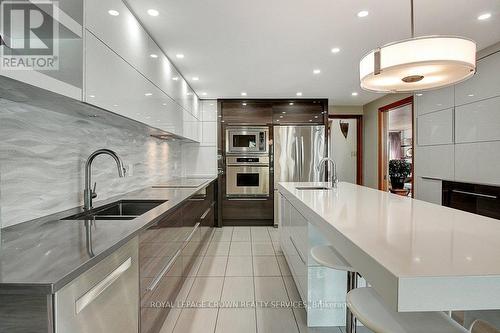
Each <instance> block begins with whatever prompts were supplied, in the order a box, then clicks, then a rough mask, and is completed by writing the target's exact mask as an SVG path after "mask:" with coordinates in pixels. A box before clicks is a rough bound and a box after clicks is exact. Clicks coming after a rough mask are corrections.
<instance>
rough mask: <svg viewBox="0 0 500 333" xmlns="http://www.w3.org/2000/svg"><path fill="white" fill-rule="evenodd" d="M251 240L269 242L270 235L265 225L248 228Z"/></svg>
mask: <svg viewBox="0 0 500 333" xmlns="http://www.w3.org/2000/svg"><path fill="white" fill-rule="evenodd" d="M250 232H251V237H252V242H270V241H271V237H270V236H269V232H268V231H267V228H266V227H252V228H251V229H250Z"/></svg>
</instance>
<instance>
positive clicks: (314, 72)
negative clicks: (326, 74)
mask: <svg viewBox="0 0 500 333" xmlns="http://www.w3.org/2000/svg"><path fill="white" fill-rule="evenodd" d="M319 73H321V69H315V70H313V74H319Z"/></svg>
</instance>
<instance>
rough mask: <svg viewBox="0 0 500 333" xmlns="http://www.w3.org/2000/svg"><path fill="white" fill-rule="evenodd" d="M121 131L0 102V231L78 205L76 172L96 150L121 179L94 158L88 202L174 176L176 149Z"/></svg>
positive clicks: (137, 131)
mask: <svg viewBox="0 0 500 333" xmlns="http://www.w3.org/2000/svg"><path fill="white" fill-rule="evenodd" d="M124 123H125V122H112V123H110V121H109V120H108V121H105V120H104V119H101V118H99V117H96V118H93V117H89V116H87V115H79V114H74V113H72V114H64V113H61V112H53V111H50V110H48V109H43V108H40V107H36V106H32V105H28V104H24V103H18V102H12V101H9V100H5V99H1V98H0V226H1V227H7V226H11V225H14V224H18V223H21V222H25V221H28V220H31V219H35V218H38V217H42V216H45V215H49V214H52V213H55V212H58V211H61V210H65V209H69V208H72V207H76V206H79V205H81V204H82V203H83V187H84V164H85V161H86V159H87V157H88V156H89V155H90V153H92V152H93V151H94V150H96V149H99V148H109V149H112V150H114V151H116V152H117V153H118V155H119V156H120V157H121V158H122V160H123V162H124V164H125V166H126V168H127V169H128V175H127V176H126V177H125V178H119V177H118V174H117V170H116V164H115V162H114V161H113V160H112V159H111V157H109V156H99V157H97V158H96V159H95V161H94V163H93V171H92V176H93V181H96V182H97V190H96V192H97V193H98V198H97V199H95V200H96V201H99V200H102V199H106V198H109V197H112V196H115V195H118V194H123V193H126V192H130V191H132V190H135V189H139V188H143V187H146V186H149V185H153V184H158V183H161V182H165V181H166V180H169V179H172V178H175V177H180V176H181V173H182V166H181V144H180V143H179V142H172V141H168V142H167V141H163V140H158V139H155V138H153V137H151V136H150V135H149V134H148V133H147V131H146V130H144V129H143V128H141V126H139V125H137V124H133V125H131V124H126V125H123V124H124Z"/></svg>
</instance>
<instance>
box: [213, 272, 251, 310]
mask: <svg viewBox="0 0 500 333" xmlns="http://www.w3.org/2000/svg"><path fill="white" fill-rule="evenodd" d="M254 293H255V290H254V284H253V277H242V276H226V278H225V279H224V287H223V288H222V297H221V303H222V305H221V306H223V307H246V306H249V305H248V304H246V303H248V302H253V301H254V299H255V297H254Z"/></svg>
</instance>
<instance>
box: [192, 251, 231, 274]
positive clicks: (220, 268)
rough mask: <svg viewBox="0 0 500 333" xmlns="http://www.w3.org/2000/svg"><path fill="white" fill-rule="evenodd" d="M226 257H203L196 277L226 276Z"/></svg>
mask: <svg viewBox="0 0 500 333" xmlns="http://www.w3.org/2000/svg"><path fill="white" fill-rule="evenodd" d="M226 265H227V257H226V256H220V257H212V256H207V257H204V259H203V262H202V263H201V265H200V269H199V270H198V274H197V276H224V275H225V274H226Z"/></svg>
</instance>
